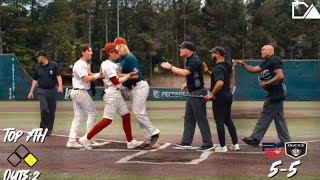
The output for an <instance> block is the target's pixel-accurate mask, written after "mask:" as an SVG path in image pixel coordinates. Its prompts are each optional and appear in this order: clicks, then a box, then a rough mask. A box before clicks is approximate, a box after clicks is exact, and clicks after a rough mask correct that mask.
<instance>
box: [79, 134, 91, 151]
mask: <svg viewBox="0 0 320 180" xmlns="http://www.w3.org/2000/svg"><path fill="white" fill-rule="evenodd" d="M79 143H80V144H81V145H82V146H83V147H84V148H86V149H88V150H90V149H91V147H90V140H89V139H88V138H87V134H85V135H84V136H82V137H81V138H80V139H79Z"/></svg>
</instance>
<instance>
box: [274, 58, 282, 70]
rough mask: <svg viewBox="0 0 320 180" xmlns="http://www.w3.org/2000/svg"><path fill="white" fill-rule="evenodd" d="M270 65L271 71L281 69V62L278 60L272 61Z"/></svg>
mask: <svg viewBox="0 0 320 180" xmlns="http://www.w3.org/2000/svg"><path fill="white" fill-rule="evenodd" d="M272 65H273V67H272V69H273V70H276V69H283V67H282V62H281V59H280V58H275V59H273V62H272Z"/></svg>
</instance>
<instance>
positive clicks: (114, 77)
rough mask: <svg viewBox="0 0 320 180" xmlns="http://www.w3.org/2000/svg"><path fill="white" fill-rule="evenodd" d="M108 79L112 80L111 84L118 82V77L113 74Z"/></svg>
mask: <svg viewBox="0 0 320 180" xmlns="http://www.w3.org/2000/svg"><path fill="white" fill-rule="evenodd" d="M109 79H110V81H111V82H112V84H114V85H118V84H120V82H119V79H118V78H117V77H116V76H113V77H111V78H109Z"/></svg>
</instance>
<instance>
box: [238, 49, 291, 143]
mask: <svg viewBox="0 0 320 180" xmlns="http://www.w3.org/2000/svg"><path fill="white" fill-rule="evenodd" d="M261 56H262V58H263V61H262V63H261V64H260V65H259V66H255V67H253V66H250V65H248V64H246V63H245V62H243V61H241V60H237V61H235V62H236V64H238V65H240V66H242V67H243V68H244V69H245V70H246V71H248V72H251V73H259V72H261V73H263V74H270V75H271V78H270V79H268V80H262V81H261V82H260V87H261V88H263V89H264V90H266V91H267V93H266V96H265V101H264V105H263V110H262V112H261V114H260V119H259V120H258V122H257V124H256V126H255V128H254V130H253V132H252V134H251V136H249V137H245V138H243V139H242V140H243V141H244V142H245V143H247V144H249V145H252V146H258V145H259V143H260V141H261V140H262V138H263V137H264V135H265V133H266V132H267V130H268V128H269V126H270V123H271V121H272V120H273V119H274V123H275V126H276V130H277V133H278V137H279V139H280V142H279V143H278V147H281V146H282V147H283V146H284V143H285V142H290V141H291V139H290V135H289V131H288V126H287V122H286V120H285V118H284V112H283V100H284V99H285V92H284V87H283V86H284V85H283V79H284V75H283V67H282V61H281V58H280V57H279V56H275V55H274V48H273V47H272V46H271V45H265V46H263V47H262V49H261Z"/></svg>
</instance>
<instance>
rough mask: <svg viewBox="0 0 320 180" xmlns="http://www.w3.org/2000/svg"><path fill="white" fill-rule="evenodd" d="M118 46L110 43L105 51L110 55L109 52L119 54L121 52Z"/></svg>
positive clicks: (105, 47)
mask: <svg viewBox="0 0 320 180" xmlns="http://www.w3.org/2000/svg"><path fill="white" fill-rule="evenodd" d="M116 47H117V44H116V43H108V44H106V45H105V46H104V50H105V51H106V52H107V53H109V52H119V50H118V49H117V48H116Z"/></svg>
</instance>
